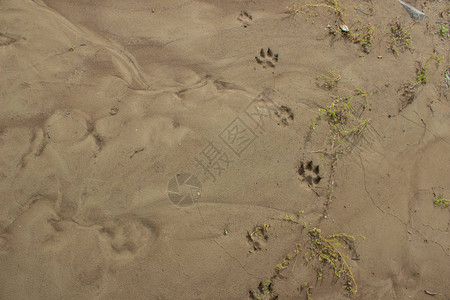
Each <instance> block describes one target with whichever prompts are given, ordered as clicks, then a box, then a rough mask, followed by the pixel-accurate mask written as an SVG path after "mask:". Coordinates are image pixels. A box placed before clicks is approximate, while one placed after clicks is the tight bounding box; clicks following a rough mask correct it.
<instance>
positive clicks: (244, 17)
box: [237, 10, 253, 28]
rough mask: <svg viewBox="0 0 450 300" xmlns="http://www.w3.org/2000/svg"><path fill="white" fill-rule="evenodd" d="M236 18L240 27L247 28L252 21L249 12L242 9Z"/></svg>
mask: <svg viewBox="0 0 450 300" xmlns="http://www.w3.org/2000/svg"><path fill="white" fill-rule="evenodd" d="M237 19H238V20H239V21H240V22H241V24H242V27H244V28H247V27H248V26H250V24H251V23H252V20H253V17H252V15H251V14H249V13H248V12H246V11H245V10H243V11H241V13H240V15H239V17H238V18H237Z"/></svg>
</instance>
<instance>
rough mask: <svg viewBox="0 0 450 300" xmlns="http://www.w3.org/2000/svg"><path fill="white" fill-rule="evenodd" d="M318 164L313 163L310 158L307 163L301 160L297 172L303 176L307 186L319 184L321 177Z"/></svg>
mask: <svg viewBox="0 0 450 300" xmlns="http://www.w3.org/2000/svg"><path fill="white" fill-rule="evenodd" d="M319 171H320V170H319V165H314V163H313V162H312V161H311V160H310V161H308V162H307V163H304V162H301V163H300V167H299V168H298V174H299V175H300V176H302V177H303V181H306V182H307V183H308V185H309V186H313V185H316V184H319V182H320V180H322V177H321V176H320V175H319Z"/></svg>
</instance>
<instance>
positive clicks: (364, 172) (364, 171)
mask: <svg viewBox="0 0 450 300" xmlns="http://www.w3.org/2000/svg"><path fill="white" fill-rule="evenodd" d="M358 156H359V160H360V162H361V167H362V169H363V176H364V189H365V190H366V193H367V195H369V197H370V199H371V200H372V203H373V205H374V206H375V207H376V208H378V209H379V210H380V211H381V212H382V213H383V214H387V215H390V216H392V217H394V218H396V219H397V220H399V221H400V222H401V223H402V224H403V225H405V226H406V227H408V224H406V223H405V222H403V221H402V220H401V219H400V218H399V217H398V216H396V215H394V214H391V213H388V212H385V211H384V210H383V209H382V208H381V207H379V206H378V205H377V204H376V202H375V200H374V199H373V197H372V195H371V194H370V193H369V191H368V190H367V185H366V169H365V167H364V164H363V162H362V158H361V155H358ZM422 225H424V224H422ZM412 229H414V230H415V231H417V232H418V233H419V234H420V235H422V236H423V237H426V235H425V234H423V233H422V232H421V231H420V230H418V229H415V228H412ZM429 240H430V241H431V242H433V243H435V244H437V245H438V246H439V247H440V248H441V249H442V251H443V252H444V253H445V255H447V256H450V254H449V253H448V252H447V251H446V250H445V248H444V246H442V245H441V244H440V243H438V242H436V241H435V240H433V239H431V238H430V239H429Z"/></svg>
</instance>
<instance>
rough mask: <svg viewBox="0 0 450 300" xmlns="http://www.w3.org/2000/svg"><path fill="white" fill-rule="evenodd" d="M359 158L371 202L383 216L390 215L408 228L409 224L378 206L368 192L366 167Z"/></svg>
mask: <svg viewBox="0 0 450 300" xmlns="http://www.w3.org/2000/svg"><path fill="white" fill-rule="evenodd" d="M358 156H359V160H360V162H361V167H362V169H363V178H364V189H365V191H366V193H367V195H368V196H369V198H370V200H372V203H373V205H374V206H375V207H376V208H378V210H379V211H381V212H382V213H383V214H386V215H389V216H391V217H394V218H396V219H397V220H399V221H400V222H401V223H402V224H403V225H405V226H406V227H408V224H406V223H405V222H404V221H403V220H402V219H400V218H399V217H398V216H396V215H394V214H391V213H389V212H385V211H384V210H383V209H382V208H381V207H380V206H378V204H377V203H376V202H375V200H374V199H373V197H372V195H371V194H370V193H369V191H368V190H367V183H366V168H365V167H364V163H363V161H362V158H361V155H360V154H358Z"/></svg>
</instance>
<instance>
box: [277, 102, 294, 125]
mask: <svg viewBox="0 0 450 300" xmlns="http://www.w3.org/2000/svg"><path fill="white" fill-rule="evenodd" d="M275 115H276V116H277V117H278V118H279V120H280V122H279V123H278V125H281V124H283V125H284V126H289V122H290V121H292V120H294V113H293V112H292V109H291V108H290V107H288V106H286V105H281V106H280V107H279V108H278V110H277V111H275Z"/></svg>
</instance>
